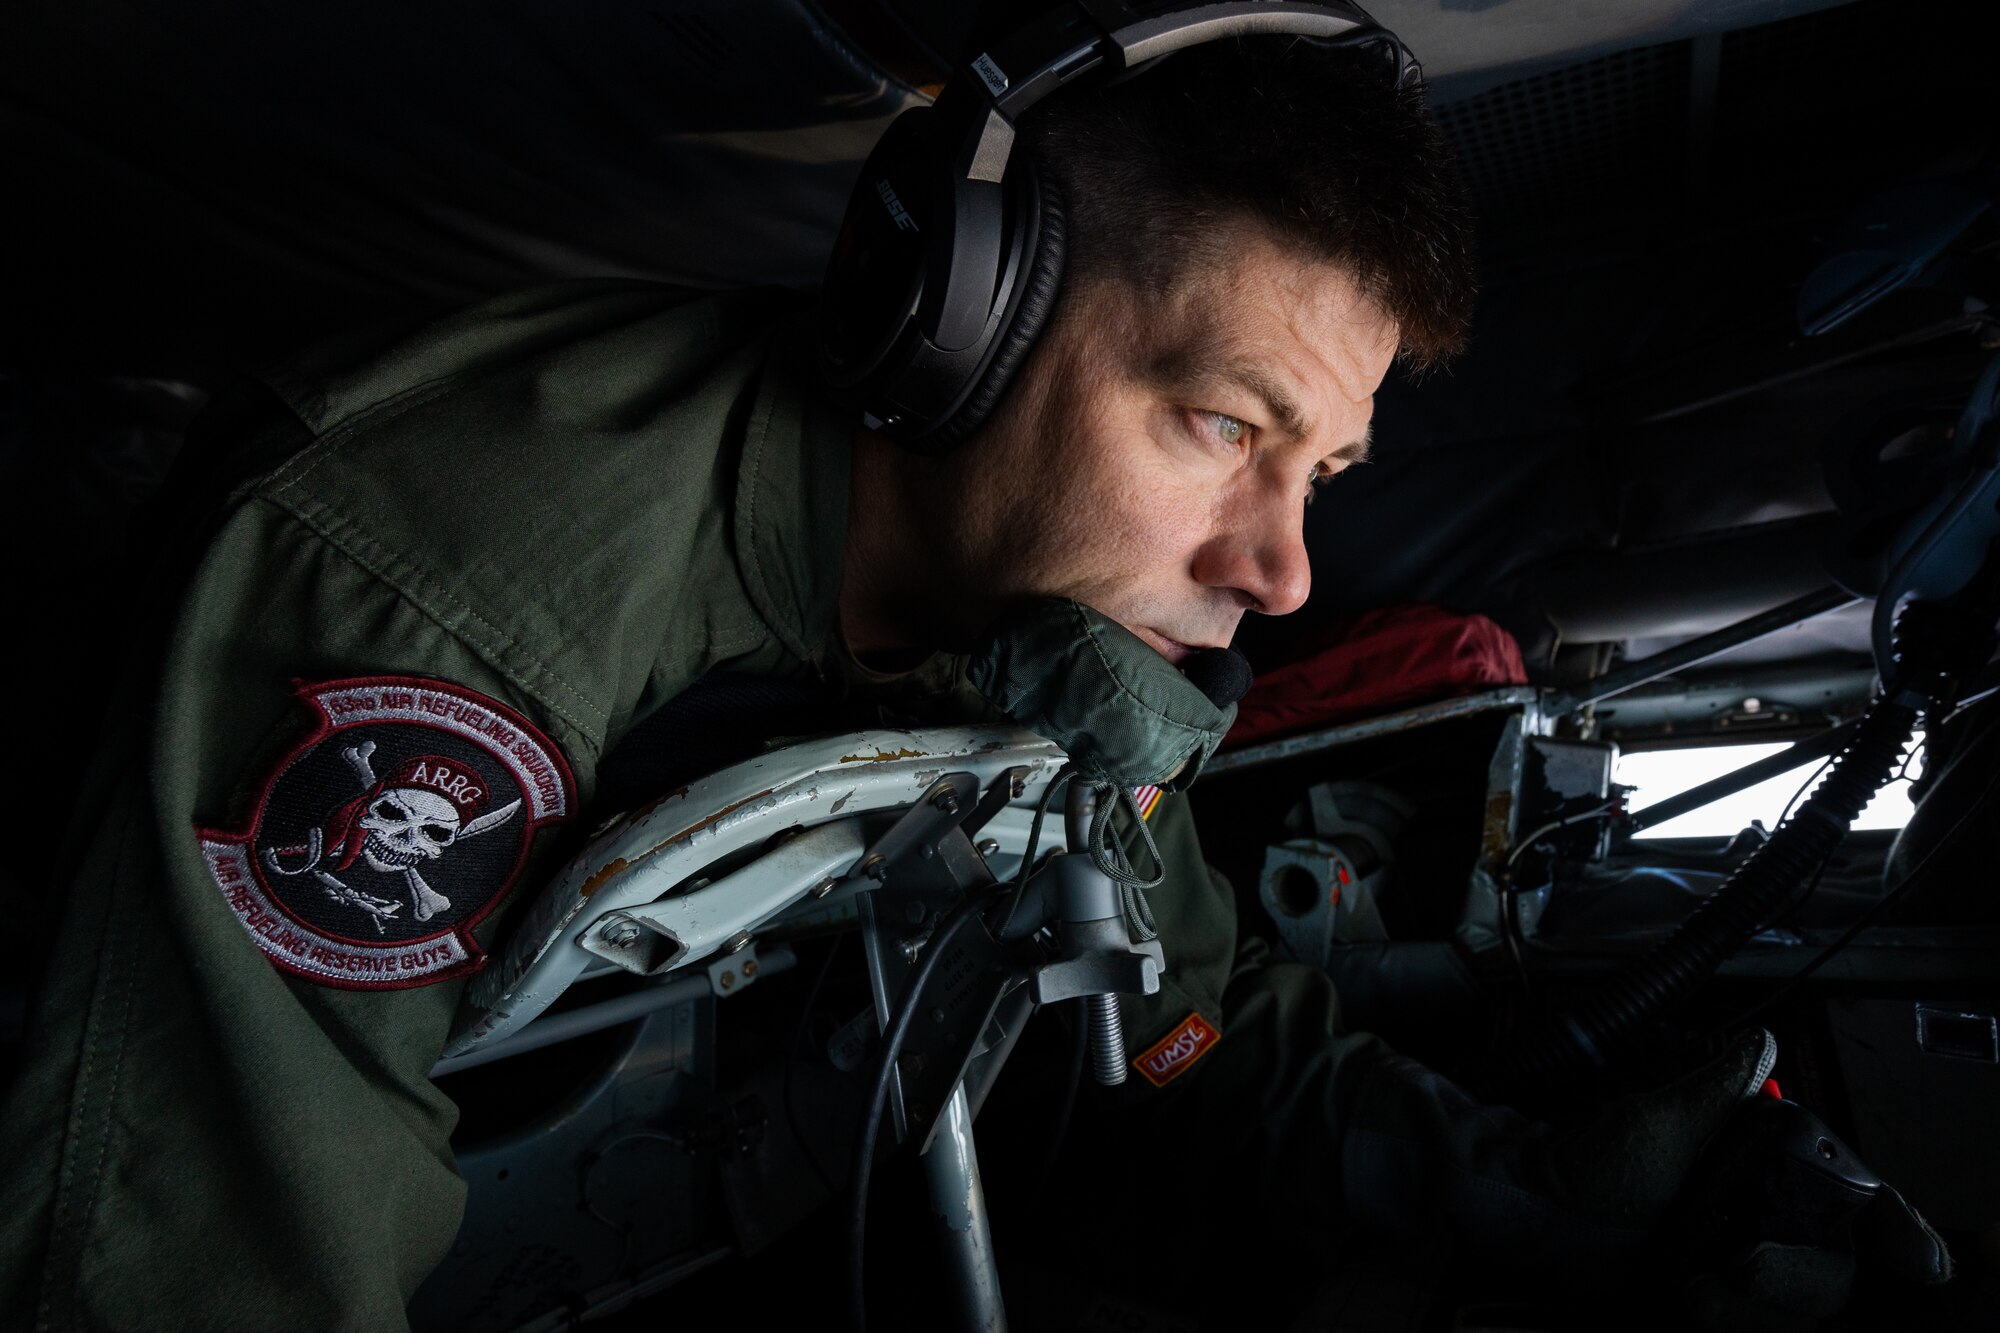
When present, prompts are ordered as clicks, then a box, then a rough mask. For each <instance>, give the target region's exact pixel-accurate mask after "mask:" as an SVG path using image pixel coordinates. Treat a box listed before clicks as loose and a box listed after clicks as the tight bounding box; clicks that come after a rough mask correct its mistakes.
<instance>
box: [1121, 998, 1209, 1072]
mask: <svg viewBox="0 0 2000 1333" xmlns="http://www.w3.org/2000/svg"><path fill="white" fill-rule="evenodd" d="M1221 1040H1222V1034H1221V1033H1220V1032H1217V1031H1216V1030H1215V1029H1214V1028H1212V1027H1210V1026H1209V1024H1208V1020H1206V1019H1204V1018H1203V1017H1202V1016H1201V1015H1200V1014H1189V1015H1188V1016H1187V1017H1186V1018H1184V1019H1182V1020H1181V1021H1180V1025H1179V1026H1178V1027H1176V1028H1175V1029H1174V1030H1173V1031H1172V1032H1169V1033H1168V1034H1167V1035H1166V1036H1164V1037H1162V1038H1160V1039H1159V1040H1158V1041H1156V1042H1154V1043H1153V1044H1152V1045H1151V1046H1149V1047H1147V1048H1146V1050H1145V1051H1143V1052H1142V1053H1140V1054H1139V1055H1138V1056H1137V1057H1136V1058H1135V1059H1134V1060H1133V1061H1132V1067H1133V1068H1134V1069H1136V1070H1138V1071H1139V1072H1140V1073H1141V1074H1143V1075H1145V1078H1146V1081H1147V1082H1148V1083H1150V1084H1152V1085H1153V1086H1154V1087H1156V1088H1164V1087H1166V1086H1167V1084H1169V1083H1171V1082H1173V1081H1174V1080H1175V1079H1177V1078H1179V1077H1180V1076H1181V1075H1182V1074H1185V1073H1187V1071H1188V1070H1189V1069H1191V1068H1193V1067H1194V1062H1195V1061H1197V1060H1199V1059H1201V1057H1202V1056H1204V1055H1207V1054H1208V1053H1209V1052H1210V1051H1212V1050H1214V1049H1215V1043H1217V1042H1218V1041H1221Z"/></svg>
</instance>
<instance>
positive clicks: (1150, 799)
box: [1132, 787, 1161, 820]
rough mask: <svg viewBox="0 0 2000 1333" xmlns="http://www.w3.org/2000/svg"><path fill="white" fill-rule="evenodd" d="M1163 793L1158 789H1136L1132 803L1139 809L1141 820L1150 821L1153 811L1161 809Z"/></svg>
mask: <svg viewBox="0 0 2000 1333" xmlns="http://www.w3.org/2000/svg"><path fill="white" fill-rule="evenodd" d="M1160 796H1161V792H1160V789H1159V788H1158V787H1134V788H1133V789H1132V803H1133V804H1134V805H1136V806H1138V807H1139V818H1141V819H1148V820H1150V819H1151V818H1152V817H1153V811H1155V810H1157V809H1159V808H1160Z"/></svg>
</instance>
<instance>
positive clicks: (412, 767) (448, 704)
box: [195, 676, 576, 990]
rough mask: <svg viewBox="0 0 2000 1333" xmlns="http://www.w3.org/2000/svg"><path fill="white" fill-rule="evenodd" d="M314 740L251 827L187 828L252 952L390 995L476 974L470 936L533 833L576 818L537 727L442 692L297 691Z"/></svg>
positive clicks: (333, 685)
mask: <svg viewBox="0 0 2000 1333" xmlns="http://www.w3.org/2000/svg"><path fill="white" fill-rule="evenodd" d="M298 697H299V699H300V701H301V702H302V703H304V704H305V705H306V707H307V708H308V709H310V710H311V712H312V715H313V720H314V724H315V725H314V727H313V730H312V732H311V734H310V735H308V736H306V737H305V739H303V740H301V741H300V742H299V743H298V744H297V745H295V746H293V747H292V749H291V750H290V751H289V752H288V753H287V754H286V755H285V756H284V757H283V758H282V759H280V760H279V761H278V762H277V764H276V765H275V766H274V767H273V768H272V770H271V772H270V774H269V775H268V776H267V777H266V778H265V780H264V786H263V789H262V791H261V792H260V793H259V795H258V797H257V801H256V805H255V807H254V808H253V809H252V811H251V814H250V820H249V824H248V827H246V828H244V829H242V830H240V831H228V830H218V829H208V828H197V829H196V830H195V833H196V835H197V836H198V837H199V838H200V840H201V852H202V856H203V858H204V859H205V860H206V861H207V863H208V868H209V873H210V874H212V875H213V876H214V877H215V884H216V887H217V888H219V889H221V890H222V896H223V899H224V901H226V902H227V903H228V904H229V907H230V910H231V911H232V912H234V913H235V914H236V919H237V920H238V921H239V922H241V923H242V925H243V929H244V930H245V931H247V932H248V933H249V935H250V938H251V939H252V940H254V941H255V942H256V944H257V947H258V948H260V949H262V950H263V951H264V952H265V953H266V954H268V955H269V956H270V959H271V961H272V962H274V963H276V964H277V965H278V966H279V967H281V968H283V969H284V970H285V971H287V972H291V973H294V974H296V975H298V976H302V977H305V978H307V979H308V980H311V981H316V982H319V983H320V984H322V985H327V986H339V987H343V988H346V989H350V990H400V989H403V988H405V987H410V986H425V985H429V984H430V983H432V982H435V981H443V980H445V979H446V978H447V977H456V976H463V975H465V974H467V973H470V972H476V971H478V970H479V968H481V967H482V966H484V965H485V962H486V955H485V952H484V951H483V950H481V949H480V947H479V945H478V944H477V943H476V942H475V941H474V939H473V936H472V930H473V927H475V926H477V925H478V924H479V923H480V921H482V920H483V919H485V917H486V916H487V914H488V913H490V912H491V911H492V910H493V909H494V908H495V907H497V906H498V905H499V904H500V902H501V900H502V899H503V898H505V897H506V894H507V890H508V889H509V888H511V887H512V886H513V884H514V881H515V880H516V879H518V878H519V877H520V874H521V870H522V867H523V866H525V865H526V863H527V859H528V848H529V845H530V843H531V842H532V840H533V838H534V835H535V833H536V831H537V830H538V829H540V828H542V827H543V826H545V825H548V824H555V823H559V822H561V821H563V820H566V819H568V818H570V817H571V816H572V815H573V814H574V813H575V811H576V782H575V779H574V778H573V777H572V776H571V774H570V770H569V764H568V762H567V761H565V760H564V758H563V756H562V752H561V751H560V750H558V749H556V747H555V745H554V744H553V743H552V742H551V741H550V740H549V738H548V737H546V736H544V735H543V734H542V733H541V732H540V731H539V730H538V729H537V728H536V727H535V725H534V724H533V723H531V722H529V721H528V720H527V719H526V718H524V717H522V716H521V715H520V714H519V713H516V712H514V711H513V710H512V709H510V708H507V707H506V706H504V705H502V704H499V703H496V702H494V701H493V700H491V699H488V698H486V697H485V696H484V695H481V694H476V693H474V692H473V691H471V690H468V689H464V688H462V687H461V686H457V685H451V684H447V683H445V682H443V681H436V680H422V679H418V678H415V677H408V676H370V677H365V678H360V679H353V680H334V681H326V682H323V683H321V684H317V685H307V684H301V685H300V686H299V687H298Z"/></svg>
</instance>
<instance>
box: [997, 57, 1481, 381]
mask: <svg viewBox="0 0 2000 1333" xmlns="http://www.w3.org/2000/svg"><path fill="white" fill-rule="evenodd" d="M1021 134H1022V137H1023V139H1024V140H1025V141H1026V143H1027V145H1028V146H1029V147H1030V149H1031V150H1032V151H1033V152H1034V153H1035V155H1036V157H1037V159H1038V160H1039V161H1040V162H1041V163H1042V165H1043V167H1044V168H1045V169H1046V170H1047V171H1048V172H1049V173H1050V174H1052V175H1053V176H1054V178H1055V181H1056V184H1057V185H1058V186H1059V187H1060V189H1061V190H1062V192H1063V195H1064V198H1065V200H1066V203H1067V206H1068V216H1069V227H1068V246H1067V270H1066V273H1067V276H1066V281H1068V282H1074V281H1076V280H1079V279H1086V278H1093V277H1107V276H1115V277H1121V278H1123V279H1125V280H1127V281H1131V282H1134V283H1138V284H1141V285H1143V286H1146V287H1148V288H1151V289H1154V290H1159V289H1162V288H1164V287H1166V286H1168V285H1170V284H1171V283H1172V282H1173V280H1174V278H1175V277H1176V275H1178V274H1179V273H1180V272H1181V271H1182V268H1183V267H1184V266H1185V265H1188V264H1190V263H1198V262H1200V261H1201V260H1202V259H1203V257H1204V255H1205V254H1207V253H1212V252H1211V251H1208V250H1205V247H1209V246H1213V245H1216V244H1219V243H1221V240H1222V238H1223V237H1225V236H1226V234H1227V229H1226V228H1225V227H1221V226H1218V225H1217V223H1218V222H1233V221H1236V220H1239V219H1240V218H1242V217H1244V216H1245V215H1247V216H1249V217H1251V218H1254V219H1256V220H1258V221H1260V222H1262V223H1264V224H1266V225H1268V226H1270V227H1272V228H1274V229H1276V230H1277V231H1278V232H1279V233H1280V234H1281V235H1283V236H1285V237H1287V238H1289V239H1292V240H1294V241H1296V242H1298V243H1299V244H1301V245H1303V246H1304V247H1306V248H1307V250H1308V252H1309V253H1312V254H1315V255H1317V256H1318V257H1320V258H1321V259H1323V260H1325V261H1326V262H1329V263H1334V264H1338V265H1340V266H1341V267H1343V268H1345V269H1346V270H1347V271H1348V272H1349V273H1351V274H1352V275H1353V276H1354V278H1355V279H1356V280H1357V281H1358V282H1359V283H1360V284H1361V287H1362V289H1363V290H1364V291H1366V292H1367V293H1368V295H1369V296H1370V297H1372V298H1373V299H1374V300H1375V301H1376V302H1377V303H1378V304H1380V305H1381V306H1382V308H1383V309H1384V310H1385V311H1386V312H1387V313H1388V314H1389V315H1390V317H1391V318H1393V319H1394V320H1395V321H1396V323H1397V325H1398V327H1399V328H1400V330H1401V337H1402V346H1401V348H1400V350H1399V355H1400V357H1401V358H1402V359H1403V360H1404V361H1405V362H1406V363H1408V364H1410V365H1411V366H1412V367H1414V368H1426V367H1430V366H1434V365H1436V364H1439V363H1441V362H1442V361H1444V360H1446V359H1448V358H1449V357H1451V356H1452V355H1454V354H1456V353H1457V352H1458V351H1460V350H1461V349H1462V348H1463V347H1464V345H1465V338H1466V330H1467V327H1468V325H1469V324H1470V322H1471V317H1472V303H1473V296H1474V293H1475V291H1476V289H1477V279H1476V273H1475V267H1474V262H1473V252H1472V223H1471V217H1470V214H1469V213H1468V211H1467V209H1466V207H1465V204H1464V202H1463V196H1462V191H1461V188H1460V185H1459V179H1458V171H1457V166H1456V163H1455V161H1454V159H1453V157H1452V152H1451V148H1450V145H1449V144H1448V143H1447V142H1446V140H1445V138H1444V135H1443V134H1442V133H1441V132H1440V131H1439V130H1438V128H1437V126H1436V124H1435V123H1434V122H1433V121H1432V120H1431V118H1430V116H1429V115H1428V114H1427V113H1426V112H1425V110H1424V90H1423V88H1422V87H1421V85H1416V84H1412V85H1410V86H1405V87H1398V86H1397V84H1396V80H1395V77H1394V73H1393V70H1392V69H1391V68H1390V66H1389V63H1388V62H1387V61H1385V60H1383V59H1381V58H1380V57H1379V54H1376V53H1371V52H1368V51H1357V50H1352V49H1340V48H1332V47H1328V46H1325V45H1322V44H1319V43H1316V42H1313V41H1309V40H1304V39H1300V38H1297V37H1279V36H1258V37H1244V38H1237V39H1234V40H1230V41H1223V42H1214V43H1210V44H1207V45H1204V46H1199V47H1195V48H1193V49H1191V50H1188V51H1183V52H1181V53H1180V54H1178V55H1176V56H1174V57H1172V58H1170V59H1169V60H1168V61H1166V62H1165V63H1163V64H1162V65H1161V66H1160V67H1159V68H1157V69H1153V70H1148V71H1146V72H1145V73H1144V74H1141V75H1139V76H1138V77H1136V78H1131V79H1127V80H1125V81H1124V82H1122V83H1112V84H1107V85H1102V86H1099V87H1097V88H1091V89H1079V90H1072V91H1070V92H1067V93H1063V94H1059V95H1058V96H1056V97H1053V98H1051V99H1049V101H1048V102H1046V103H1044V104H1043V105H1042V106H1040V107H1037V108H1035V110H1033V111H1032V112H1030V113H1029V114H1028V115H1027V116H1026V117H1024V119H1023V122H1022V125H1021Z"/></svg>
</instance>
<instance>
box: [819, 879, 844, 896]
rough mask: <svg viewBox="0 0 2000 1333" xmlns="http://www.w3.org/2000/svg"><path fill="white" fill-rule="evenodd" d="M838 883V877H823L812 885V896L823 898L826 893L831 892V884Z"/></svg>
mask: <svg viewBox="0 0 2000 1333" xmlns="http://www.w3.org/2000/svg"><path fill="white" fill-rule="evenodd" d="M838 883H840V881H839V880H838V879H833V878H827V879H823V880H821V881H820V882H819V883H817V884H815V885H813V886H812V896H813V897H815V898H824V897H826V895H827V894H829V893H832V892H833V886H834V885H836V884H838Z"/></svg>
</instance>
